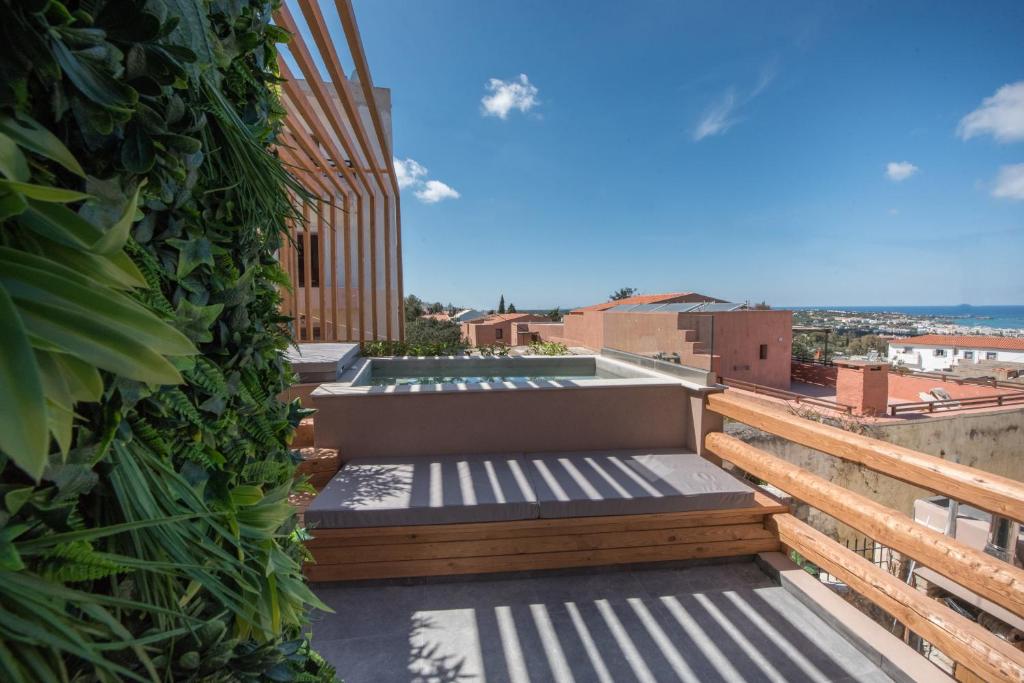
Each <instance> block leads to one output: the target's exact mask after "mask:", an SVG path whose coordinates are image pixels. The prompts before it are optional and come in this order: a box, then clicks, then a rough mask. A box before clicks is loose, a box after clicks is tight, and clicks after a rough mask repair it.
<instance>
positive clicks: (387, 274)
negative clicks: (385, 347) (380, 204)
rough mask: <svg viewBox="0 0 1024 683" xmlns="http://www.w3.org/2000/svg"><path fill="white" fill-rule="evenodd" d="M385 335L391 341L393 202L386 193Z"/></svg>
mask: <svg viewBox="0 0 1024 683" xmlns="http://www.w3.org/2000/svg"><path fill="white" fill-rule="evenodd" d="M384 219H385V220H384V335H385V337H386V338H387V340H388V341H391V340H392V339H393V338H394V337H392V334H393V331H392V329H391V202H389V201H388V196H387V195H384Z"/></svg>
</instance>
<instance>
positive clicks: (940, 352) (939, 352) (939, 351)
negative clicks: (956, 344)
mask: <svg viewBox="0 0 1024 683" xmlns="http://www.w3.org/2000/svg"><path fill="white" fill-rule="evenodd" d="M932 355H933V356H935V357H937V358H943V357H945V355H946V349H935V350H934V351H932Z"/></svg>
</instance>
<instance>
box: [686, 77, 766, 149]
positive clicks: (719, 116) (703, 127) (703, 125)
mask: <svg viewBox="0 0 1024 683" xmlns="http://www.w3.org/2000/svg"><path fill="white" fill-rule="evenodd" d="M778 73H779V67H778V63H777V62H771V63H769V64H767V65H765V66H764V67H763V68H762V69H761V73H760V74H759V75H758V78H757V83H755V84H754V87H753V89H751V91H750V93H749V94H748V95H746V96H745V97H739V96H737V94H736V88H732V87H731V88H729V89H728V90H726V91H725V92H724V93H722V96H721V97H720V98H719V99H718V100H717V101H716V102H715V103H714V104H712V105H711V106H710V107H709V108H708V109H707V111H705V112H704V115H703V116H702V117H701V118H700V121H698V122H697V125H696V126H695V127H694V129H693V141H694V142H700V141H701V140H703V139H704V138H707V137H711V136H712V135H722V134H723V133H725V132H726V131H727V130H729V129H730V128H732V127H733V126H734V125H736V124H737V123H739V121H740V118H739V116H738V114H739V110H740V109H742V108H743V107H744V106H746V105H747V104H749V103H750V101H751V100H753V99H754V98H756V97H758V96H759V95H760V94H761V93H763V92H764V91H765V90H767V89H768V86H769V85H771V84H772V81H774V80H775V77H776V76H777V75H778Z"/></svg>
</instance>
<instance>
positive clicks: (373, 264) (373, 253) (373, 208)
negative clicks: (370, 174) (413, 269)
mask: <svg viewBox="0 0 1024 683" xmlns="http://www.w3.org/2000/svg"><path fill="white" fill-rule="evenodd" d="M369 291H370V294H371V296H370V320H371V325H370V330H371V332H372V333H373V336H372V339H380V333H379V332H378V327H377V195H376V194H375V193H373V192H371V193H370V289H369Z"/></svg>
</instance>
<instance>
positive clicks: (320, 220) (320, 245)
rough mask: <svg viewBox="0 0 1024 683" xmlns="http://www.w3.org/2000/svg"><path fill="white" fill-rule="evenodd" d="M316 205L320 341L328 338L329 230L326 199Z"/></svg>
mask: <svg viewBox="0 0 1024 683" xmlns="http://www.w3.org/2000/svg"><path fill="white" fill-rule="evenodd" d="M316 206H317V214H316V242H317V249H316V254H317V284H319V285H320V286H319V287H317V290H319V293H320V296H319V300H320V301H319V303H320V310H319V311H318V313H319V316H320V341H326V340H327V315H326V313H325V311H326V309H327V300H326V292H325V291H324V287H326V286H327V279H326V278H325V277H324V249H325V248H326V244H325V239H324V238H325V237H326V236H327V231H326V230H324V224H325V223H326V221H325V220H324V219H325V217H326V215H327V207H326V206H325V205H324V201H323V199H322V198H321V199H320V200H319V201H318V202H317V204H316Z"/></svg>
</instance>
